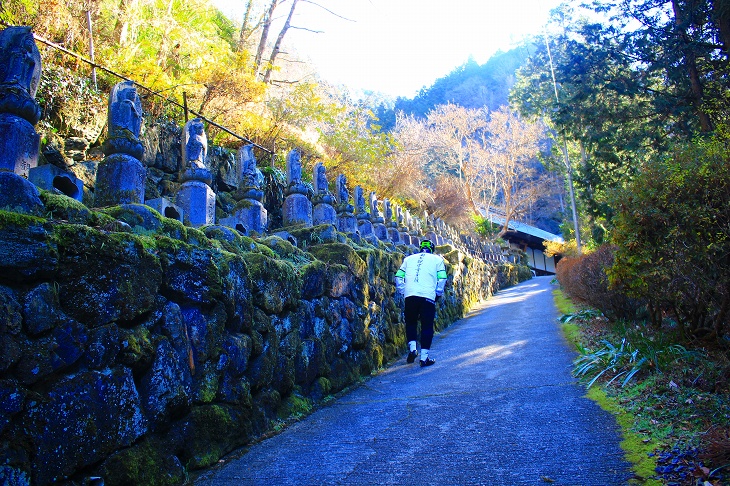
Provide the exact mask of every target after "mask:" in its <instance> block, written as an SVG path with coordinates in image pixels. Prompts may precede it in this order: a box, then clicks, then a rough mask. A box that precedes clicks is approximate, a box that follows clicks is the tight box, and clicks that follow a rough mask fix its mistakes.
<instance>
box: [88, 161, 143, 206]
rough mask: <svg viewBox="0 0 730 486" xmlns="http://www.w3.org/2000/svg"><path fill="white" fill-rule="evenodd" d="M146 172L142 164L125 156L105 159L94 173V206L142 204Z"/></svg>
mask: <svg viewBox="0 0 730 486" xmlns="http://www.w3.org/2000/svg"><path fill="white" fill-rule="evenodd" d="M146 176H147V170H146V169H145V167H144V166H143V165H142V162H140V161H139V160H137V159H136V158H134V157H132V156H131V155H127V154H112V155H109V156H108V157H106V158H105V159H104V160H103V161H102V162H101V163H100V164H99V168H98V170H97V172H96V186H95V188H94V204H95V205H96V206H113V205H117V204H132V203H138V204H144V182H145V177H146Z"/></svg>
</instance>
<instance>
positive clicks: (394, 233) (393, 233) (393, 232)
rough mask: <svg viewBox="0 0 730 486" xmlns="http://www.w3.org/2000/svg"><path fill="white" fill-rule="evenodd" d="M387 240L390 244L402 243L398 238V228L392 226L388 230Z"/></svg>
mask: <svg viewBox="0 0 730 486" xmlns="http://www.w3.org/2000/svg"><path fill="white" fill-rule="evenodd" d="M388 239H389V240H390V241H391V243H394V244H396V245H399V244H401V243H403V241H402V240H401V237H400V233H399V232H398V228H395V227H393V226H391V227H390V228H388Z"/></svg>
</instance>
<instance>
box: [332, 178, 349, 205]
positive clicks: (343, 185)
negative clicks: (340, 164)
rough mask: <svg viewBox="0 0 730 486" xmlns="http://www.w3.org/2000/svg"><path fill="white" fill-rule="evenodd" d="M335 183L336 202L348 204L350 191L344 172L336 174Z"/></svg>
mask: <svg viewBox="0 0 730 486" xmlns="http://www.w3.org/2000/svg"><path fill="white" fill-rule="evenodd" d="M335 184H336V186H337V203H338V204H339V205H340V206H342V205H346V204H349V201H350V192H349V191H348V190H347V177H345V174H340V175H338V176H337V180H336V181H335Z"/></svg>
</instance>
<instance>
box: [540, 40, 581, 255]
mask: <svg viewBox="0 0 730 486" xmlns="http://www.w3.org/2000/svg"><path fill="white" fill-rule="evenodd" d="M543 37H544V38H545V47H546V48H547V55H548V60H549V61H550V74H551V76H552V78H553V89H554V90H555V102H556V103H557V104H558V105H559V104H560V97H559V96H558V83H557V82H556V81H555V68H554V67H553V56H552V54H551V53H550V43H549V42H548V38H547V35H543ZM562 135H563V163H564V164H565V170H566V172H567V173H568V187H569V189H570V207H571V209H572V210H573V230H574V231H575V246H576V248H577V250H578V254H579V255H580V254H581V243H580V227H579V225H578V210H577V209H576V206H575V193H574V191H573V166H572V165H571V164H570V158H569V157H568V142H567V140H566V138H565V131H563V134H562Z"/></svg>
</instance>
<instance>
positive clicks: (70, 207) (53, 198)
mask: <svg viewBox="0 0 730 486" xmlns="http://www.w3.org/2000/svg"><path fill="white" fill-rule="evenodd" d="M40 198H41V201H43V204H44V206H45V207H46V215H47V216H48V217H49V218H50V219H64V220H66V221H69V222H71V223H83V224H88V222H89V220H90V219H91V211H90V210H89V208H87V207H86V206H84V205H83V204H82V203H80V202H79V201H77V200H76V199H73V198H71V197H68V196H66V195H62V194H55V193H53V192H51V191H44V190H41V191H40Z"/></svg>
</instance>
